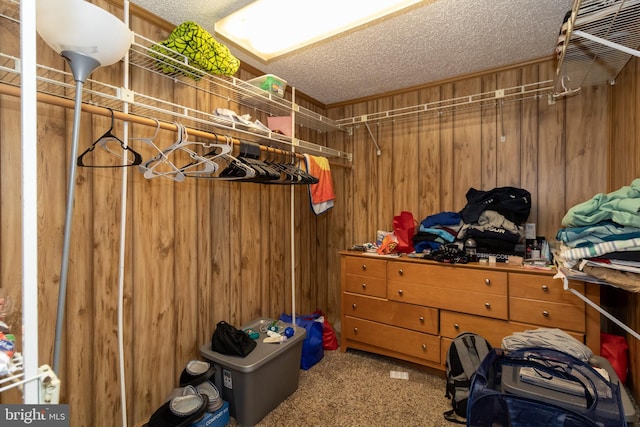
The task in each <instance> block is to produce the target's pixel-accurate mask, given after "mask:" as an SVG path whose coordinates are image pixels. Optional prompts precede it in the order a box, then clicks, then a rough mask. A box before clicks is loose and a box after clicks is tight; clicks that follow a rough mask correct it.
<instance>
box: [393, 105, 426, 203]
mask: <svg viewBox="0 0 640 427" xmlns="http://www.w3.org/2000/svg"><path fill="white" fill-rule="evenodd" d="M391 101H392V108H393V109H398V108H405V107H411V106H413V105H417V104H418V93H417V92H412V93H408V94H402V95H397V96H394V97H393V98H392V100H391ZM393 135H394V137H393V148H392V150H387V154H386V156H390V157H391V176H390V178H391V180H390V181H387V182H389V183H391V186H392V188H393V194H391V198H392V201H393V215H398V214H400V212H401V211H409V212H418V208H419V206H420V199H419V198H417V197H415V195H416V194H417V193H418V183H419V179H418V176H419V175H420V170H421V169H420V165H419V164H418V148H419V147H420V141H419V139H418V135H419V134H418V126H417V121H416V120H397V121H395V122H394V124H393ZM389 151H390V152H389Z"/></svg>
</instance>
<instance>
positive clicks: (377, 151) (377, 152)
mask: <svg viewBox="0 0 640 427" xmlns="http://www.w3.org/2000/svg"><path fill="white" fill-rule="evenodd" d="M364 125H365V126H366V127H367V130H368V131H369V136H371V140H372V141H373V145H375V146H376V154H377V155H378V156H379V155H381V154H382V151H381V150H380V146H379V145H378V141H376V137H375V136H373V132H371V128H370V127H369V123H368V122H364Z"/></svg>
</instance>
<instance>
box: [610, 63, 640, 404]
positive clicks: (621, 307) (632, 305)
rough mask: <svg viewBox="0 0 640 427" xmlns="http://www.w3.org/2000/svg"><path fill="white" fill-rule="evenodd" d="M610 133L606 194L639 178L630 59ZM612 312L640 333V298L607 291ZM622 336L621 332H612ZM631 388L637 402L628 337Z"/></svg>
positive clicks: (639, 390) (639, 97)
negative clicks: (608, 174)
mask: <svg viewBox="0 0 640 427" xmlns="http://www.w3.org/2000/svg"><path fill="white" fill-rule="evenodd" d="M612 93H613V95H612V97H611V98H612V107H611V117H612V130H611V138H610V167H609V171H610V178H609V188H608V191H614V190H617V189H619V188H621V187H623V186H625V185H629V184H630V183H631V181H633V180H634V179H636V178H638V177H640V143H639V142H638V136H639V135H640V123H639V122H638V116H640V61H639V60H638V58H635V57H632V59H631V61H630V62H629V64H627V66H626V67H625V68H624V69H623V71H622V73H620V75H619V76H618V78H617V79H616V82H615V85H613V86H612ZM607 291H608V292H609V294H610V295H608V298H607V301H608V302H609V304H610V306H611V309H612V310H614V312H615V313H616V314H618V315H619V316H620V318H621V319H622V320H624V321H625V322H626V323H627V324H628V325H629V326H630V327H631V328H632V329H633V330H635V331H636V332H639V333H640V295H638V294H637V293H635V294H630V293H629V292H624V291H617V290H615V289H608V290H607ZM614 332H617V333H620V334H622V335H625V333H624V331H622V332H621V331H614ZM626 335H627V342H628V343H629V358H630V365H629V367H630V369H631V372H633V373H634V375H633V377H630V386H631V388H632V390H633V391H634V397H635V399H636V402H640V341H638V340H637V339H635V338H634V337H632V336H631V335H629V334H626Z"/></svg>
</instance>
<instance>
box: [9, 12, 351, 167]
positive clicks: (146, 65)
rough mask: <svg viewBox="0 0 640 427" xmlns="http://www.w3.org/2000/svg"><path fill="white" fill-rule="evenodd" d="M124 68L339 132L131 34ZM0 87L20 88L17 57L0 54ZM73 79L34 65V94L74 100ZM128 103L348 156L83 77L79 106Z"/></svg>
mask: <svg viewBox="0 0 640 427" xmlns="http://www.w3.org/2000/svg"><path fill="white" fill-rule="evenodd" d="M19 9H20V3H19V2H18V1H17V0H8V1H5V2H3V3H2V4H1V5H0V18H4V19H6V20H8V21H11V22H14V23H18V24H19V22H20V20H19V13H20V10H19ZM129 65H130V69H131V70H132V71H133V70H141V71H143V72H144V73H145V74H146V73H152V74H154V75H160V76H163V77H165V78H168V79H171V81H172V82H173V84H175V85H184V86H186V87H190V88H193V89H194V90H195V91H197V93H199V94H206V95H209V96H214V97H217V98H219V99H222V100H225V101H228V102H234V103H236V104H238V105H241V106H244V107H246V108H250V109H253V111H254V112H261V113H265V114H267V115H269V116H290V115H291V114H295V123H296V124H297V125H301V126H306V127H309V128H311V129H314V130H316V131H319V132H330V131H340V130H343V129H341V128H340V125H339V124H338V123H337V122H335V121H333V120H330V119H328V118H326V117H324V116H322V115H320V114H318V113H315V112H313V111H311V110H308V109H306V108H303V107H301V106H299V105H297V104H295V103H294V102H291V101H289V100H286V99H284V98H281V97H278V96H276V95H274V94H271V93H269V92H267V91H264V90H262V89H260V88H257V87H255V86H252V85H251V84H249V83H246V82H244V81H242V80H240V79H237V78H235V77H227V76H218V75H212V74H209V73H205V72H203V71H202V70H200V69H198V68H195V67H193V66H192V65H190V63H189V61H188V58H186V57H185V56H184V55H181V54H179V53H176V52H169V51H167V50H166V49H164V48H162V47H161V45H159V44H157V43H155V42H153V41H151V40H149V39H147V38H145V37H142V36H140V35H139V34H134V40H133V43H132V45H131V48H130V50H129ZM0 83H5V84H8V85H12V86H18V87H19V86H20V59H19V58H17V57H15V56H12V55H9V54H7V53H6V52H0ZM75 86H76V84H75V80H74V78H73V75H72V74H71V73H69V72H66V71H62V70H58V69H55V68H51V67H47V66H43V65H38V66H37V90H38V92H40V93H43V94H48V95H52V96H56V97H60V98H64V99H74V96H75ZM125 101H126V102H128V105H129V113H130V114H134V115H138V116H142V117H146V118H149V119H155V120H161V121H166V122H175V121H179V122H180V123H181V124H183V125H185V126H187V127H192V128H193V129H197V130H201V131H205V132H208V133H214V134H215V133H221V132H225V133H228V134H230V136H235V137H242V138H243V139H245V140H248V141H252V142H255V143H258V144H262V145H267V146H272V147H275V148H280V149H283V150H296V151H300V152H304V153H309V154H316V155H322V156H326V157H332V158H338V159H341V160H346V161H348V162H350V161H351V160H352V155H351V153H346V152H343V151H340V150H335V149H332V148H329V147H325V146H321V145H318V144H314V143H311V142H307V141H302V140H299V139H297V138H295V137H288V136H285V135H282V134H280V133H276V132H271V131H266V130H262V129H259V128H257V127H248V126H244V125H242V124H239V123H237V122H234V121H232V120H228V119H225V118H224V117H220V116H218V115H216V114H214V112H213V111H212V112H206V111H200V110H197V109H195V108H190V107H186V106H183V105H179V104H175V103H172V102H169V101H166V100H163V99H160V98H157V97H152V96H149V95H145V94H143V93H137V92H134V91H131V90H128V89H124V88H122V87H118V86H114V85H110V84H108V83H104V82H100V81H97V80H93V79H87V81H86V82H85V84H84V87H83V94H82V102H83V103H86V104H90V105H95V106H99V107H104V108H110V109H112V110H114V111H122V109H123V102H125Z"/></svg>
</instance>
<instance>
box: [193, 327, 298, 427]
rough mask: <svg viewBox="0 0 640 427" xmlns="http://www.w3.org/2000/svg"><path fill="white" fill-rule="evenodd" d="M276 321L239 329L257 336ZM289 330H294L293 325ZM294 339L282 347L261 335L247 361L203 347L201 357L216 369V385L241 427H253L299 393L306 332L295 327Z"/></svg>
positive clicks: (209, 344)
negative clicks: (265, 341) (290, 397)
mask: <svg viewBox="0 0 640 427" xmlns="http://www.w3.org/2000/svg"><path fill="white" fill-rule="evenodd" d="M273 321H274V319H265V318H263V319H257V320H255V321H253V322H251V323H249V324H248V325H244V326H242V327H241V328H240V329H247V328H252V329H254V330H255V331H256V332H259V331H260V328H261V327H262V326H265V325H268V324H270V323H271V322H273ZM287 326H291V327H293V325H291V324H287ZM294 330H295V333H294V335H293V337H291V338H289V339H288V340H287V341H285V342H283V343H264V342H262V341H263V340H264V338H266V337H267V334H266V333H265V332H260V338H258V339H257V340H256V342H257V344H258V345H257V346H256V348H255V349H253V351H252V352H251V353H249V354H248V355H247V356H246V357H240V356H230V355H226V354H221V353H218V352H216V351H213V350H211V342H209V343H207V344H205V345H203V346H201V347H200V354H201V355H202V357H203V358H204V359H206V360H208V361H210V362H213V364H214V365H215V367H216V373H215V383H216V387H218V390H220V393H221V395H222V398H223V399H224V400H226V401H227V402H229V412H230V413H231V416H232V417H234V418H235V419H236V422H237V423H238V424H239V425H241V426H252V425H255V424H256V423H257V422H258V421H260V420H261V419H262V418H264V417H265V415H267V414H268V413H269V412H271V411H272V410H273V409H274V408H275V407H277V406H278V405H279V404H280V403H282V401H284V400H285V399H286V398H287V397H289V396H290V395H291V394H292V393H293V392H294V391H296V390H297V389H298V379H299V377H300V358H301V356H302V342H303V341H304V338H305V335H306V331H305V329H304V328H302V327H300V326H295V329H294Z"/></svg>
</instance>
